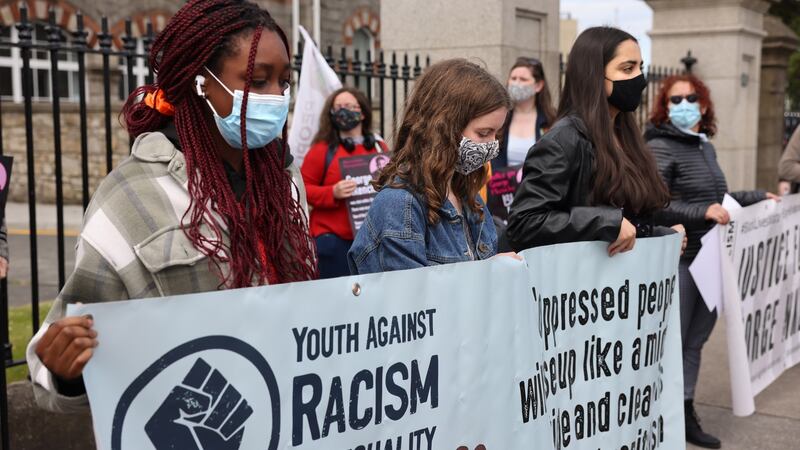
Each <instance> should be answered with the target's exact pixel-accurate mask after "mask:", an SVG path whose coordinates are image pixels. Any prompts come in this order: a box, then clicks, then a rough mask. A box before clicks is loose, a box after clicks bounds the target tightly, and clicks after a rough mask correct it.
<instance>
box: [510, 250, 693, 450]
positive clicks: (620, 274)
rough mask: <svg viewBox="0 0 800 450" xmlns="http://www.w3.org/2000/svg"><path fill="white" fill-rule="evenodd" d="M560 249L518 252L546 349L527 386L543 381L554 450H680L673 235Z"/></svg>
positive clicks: (680, 388)
mask: <svg viewBox="0 0 800 450" xmlns="http://www.w3.org/2000/svg"><path fill="white" fill-rule="evenodd" d="M562 247H563V246H553V247H545V248H540V249H535V250H532V251H526V252H523V255H524V257H525V260H526V262H527V264H528V266H529V267H530V279H531V286H532V293H533V296H534V302H535V303H536V304H537V315H536V319H537V322H538V332H539V334H540V335H541V337H542V340H543V342H544V347H545V349H544V350H545V351H544V355H543V356H544V357H543V359H542V363H541V364H540V365H539V366H538V371H537V372H536V373H535V374H531V378H529V381H528V384H527V386H528V390H529V391H530V389H531V385H533V386H534V387H536V386H537V385H539V384H544V385H545V389H546V387H547V383H550V384H551V388H550V397H549V398H548V399H547V406H548V408H549V413H550V414H549V415H550V419H549V420H551V422H552V426H553V430H552V431H553V437H554V444H555V446H554V448H555V449H561V448H581V449H623V450H644V449H656V448H665V449H678V448H685V435H684V428H683V423H684V421H683V372H682V369H681V368H682V365H681V337H680V331H681V329H680V312H679V301H678V275H677V269H678V259H679V257H680V238H679V236H678V235H673V236H668V237H663V238H653V239H637V241H636V249H635V251H633V252H629V253H623V254H620V255H617V256H614V257H613V258H609V257H608V256H606V252H607V248H608V243H605V242H593V243H588V244H582V249H581V250H582V251H576V252H574V253H573V252H567V251H566V250H567V248H562ZM571 249H572V248H570V250H571ZM529 448H537V447H529Z"/></svg>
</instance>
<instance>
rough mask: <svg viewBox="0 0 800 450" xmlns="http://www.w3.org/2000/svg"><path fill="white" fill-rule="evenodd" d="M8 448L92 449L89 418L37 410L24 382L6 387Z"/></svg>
mask: <svg viewBox="0 0 800 450" xmlns="http://www.w3.org/2000/svg"><path fill="white" fill-rule="evenodd" d="M8 414H9V423H8V429H9V431H10V432H11V442H10V449H9V450H54V449H58V450H86V449H92V448H95V443H94V434H93V432H92V417H91V415H90V414H89V412H88V411H87V412H86V413H85V414H55V413H51V412H48V411H44V410H42V409H40V408H39V407H38V406H37V405H36V404H35V402H34V400H33V389H32V388H31V384H30V382H28V381H23V382H18V383H13V384H11V385H9V386H8Z"/></svg>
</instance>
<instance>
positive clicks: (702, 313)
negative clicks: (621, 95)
mask: <svg viewBox="0 0 800 450" xmlns="http://www.w3.org/2000/svg"><path fill="white" fill-rule="evenodd" d="M716 131H717V126H716V119H715V115H714V104H713V103H712V101H711V95H710V92H709V90H708V88H707V87H706V85H705V84H704V83H703V82H702V81H701V80H700V79H698V78H697V77H695V76H694V75H691V74H684V75H674V76H671V77H669V78H667V79H665V80H664V81H663V84H662V88H661V91H660V92H659V93H658V96H657V97H656V102H655V106H654V108H653V113H652V115H651V117H650V124H649V125H648V127H647V130H646V131H645V140H646V141H647V144H648V146H649V147H650V149H651V150H652V151H653V153H654V154H655V157H656V162H657V164H658V170H659V172H660V173H661V176H662V178H663V179H664V182H665V183H666V184H667V187H668V188H669V191H670V194H671V197H672V200H671V202H670V204H669V206H668V207H667V208H666V209H664V210H662V211H661V212H659V213H658V214H656V222H657V223H658V222H660V223H662V224H667V223H681V224H683V226H684V227H685V228H686V233H687V238H688V242H687V246H686V250H685V251H684V253H683V255H682V256H681V260H680V265H679V268H678V270H679V273H680V311H681V337H682V341H683V342H682V343H683V384H684V410H685V420H686V440H687V441H688V442H689V443H691V444H694V445H697V446H700V447H704V448H720V445H721V444H720V441H719V439H717V438H716V437H714V436H712V435H710V434H708V433H706V432H704V431H703V429H702V428H701V427H700V423H699V420H698V418H697V414H696V412H695V409H694V403H693V399H694V392H695V387H696V385H697V376H698V373H699V372H700V353H701V351H702V349H703V345H704V344H705V342H706V340H708V337H709V336H710V335H711V331H712V330H713V329H714V324H715V322H716V320H717V313H716V311H714V312H711V311H709V310H708V308H707V307H706V306H705V303H704V302H703V299H702V297H701V296H700V292H699V291H698V289H697V286H696V285H695V283H694V280H693V279H692V276H691V274H690V273H689V265H690V264H691V263H692V261H693V260H694V258H695V256H697V252H698V251H699V250H700V238H701V237H702V236H703V235H704V234H705V233H706V232H708V230H710V229H711V228H712V227H713V226H714V225H716V224H718V223H719V224H723V225H724V224H727V223H728V221H729V220H730V216H729V214H728V211H726V210H725V208H723V207H722V205H721V203H722V198H723V196H724V195H725V193H726V192H728V184H727V182H726V181H725V174H723V173H722V169H720V166H719V164H718V163H717V154H716V151H715V150H714V146H713V145H712V144H711V142H710V141H709V139H710V138H711V137H713V136H714V134H716ZM730 195H731V196H732V197H733V198H735V199H736V201H738V202H739V203H740V204H742V205H743V206H747V205H751V204H754V203H757V202H759V201H761V200H764V199H767V198H772V199H777V198H778V197H777V196H776V195H774V194H771V193H767V192H764V191H741V192H732V193H730Z"/></svg>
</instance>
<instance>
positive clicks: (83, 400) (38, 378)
mask: <svg viewBox="0 0 800 450" xmlns="http://www.w3.org/2000/svg"><path fill="white" fill-rule="evenodd" d="M127 298H128V292H127V290H126V288H125V285H124V284H123V282H122V280H121V279H120V277H119V275H118V274H117V273H116V271H115V270H114V269H113V268H112V267H111V265H110V264H109V263H108V262H107V261H106V260H105V259H104V258H103V257H102V256H101V255H100V254H99V253H98V252H97V251H96V250H95V249H94V248H93V247H92V246H91V245H86V243H85V242H80V243H79V244H78V258H77V262H76V266H75V271H74V272H73V273H72V275H71V276H70V277H69V279H68V280H67V283H66V284H65V285H64V288H63V289H62V290H61V292H60V293H59V295H58V298H56V300H55V302H54V303H53V307H52V308H51V309H50V313H49V314H47V317H46V318H45V320H44V323H43V324H42V327H41V328H40V329H39V332H38V333H36V335H35V336H34V337H33V339H31V341H30V343H29V344H28V348H27V351H26V359H27V361H28V368H29V370H30V374H31V382H32V385H33V393H34V397H35V398H36V403H37V404H38V405H39V406H40V407H41V408H44V409H47V410H50V411H55V412H63V413H70V412H80V411H86V410H87V409H88V407H89V401H88V398H87V397H86V395H85V394H84V395H80V396H76V397H70V396H66V395H62V394H60V393H59V392H58V385H57V383H56V380H55V378H54V377H53V374H52V373H50V371H49V370H47V368H46V367H45V366H44V364H42V361H41V360H40V359H39V357H38V356H37V355H36V344H37V343H38V342H39V340H40V339H41V337H42V336H43V335H44V333H45V332H46V331H47V328H48V327H49V326H50V324H52V323H53V322H56V321H58V320H59V319H61V318H63V317H64V316H65V314H66V310H67V305H68V304H69V303H76V302H81V303H93V302H100V301H108V300H123V299H127Z"/></svg>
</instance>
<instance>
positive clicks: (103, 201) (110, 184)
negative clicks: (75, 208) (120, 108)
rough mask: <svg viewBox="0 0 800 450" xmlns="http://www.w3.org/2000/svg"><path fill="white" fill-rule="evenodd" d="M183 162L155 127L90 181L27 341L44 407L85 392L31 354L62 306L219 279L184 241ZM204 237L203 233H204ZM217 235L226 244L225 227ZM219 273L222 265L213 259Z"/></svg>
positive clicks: (162, 292)
mask: <svg viewBox="0 0 800 450" xmlns="http://www.w3.org/2000/svg"><path fill="white" fill-rule="evenodd" d="M287 171H288V172H289V175H290V176H291V177H292V179H293V181H294V183H295V185H296V186H297V187H298V191H299V194H300V200H301V203H302V205H303V207H304V208H307V206H306V203H305V198H306V197H305V187H304V185H303V179H302V177H301V176H300V173H299V171H298V170H297V168H296V167H295V166H294V165H290V166H288V167H287ZM187 179H188V178H187V172H186V161H185V159H184V156H183V153H181V152H180V151H179V150H178V149H177V148H175V146H174V145H173V144H172V142H171V141H170V140H169V139H168V138H167V137H166V136H165V135H164V134H162V133H160V132H155V133H145V134H142V135H141V136H139V137H138V138H137V139H136V141H135V142H134V144H133V148H132V151H131V156H130V157H129V158H127V159H126V160H125V161H123V162H122V163H121V164H120V165H119V166H118V167H117V168H116V169H114V170H113V171H112V172H111V173H109V174H108V176H107V177H106V178H105V179H104V180H103V182H102V183H101V184H100V186H99V187H98V188H97V191H96V192H95V194H94V196H93V197H92V201H91V203H90V204H89V207H88V209H87V210H86V213H85V215H84V219H83V225H82V227H81V233H80V236H79V237H78V243H77V247H76V258H75V270H74V272H73V273H72V275H70V277H69V279H68V280H67V282H66V284H65V285H64V288H63V289H62V290H61V292H60V293H59V295H58V298H56V300H55V303H54V304H53V307H52V309H51V310H50V313H49V314H48V315H47V317H46V318H45V321H44V324H43V326H42V328H41V329H40V331H39V332H38V333H37V334H36V336H34V337H33V339H32V340H31V342H30V343H29V344H28V348H27V354H26V357H27V361H28V366H29V368H30V373H31V380H32V382H33V386H34V394H35V397H36V400H37V403H38V404H39V405H40V406H41V407H43V408H45V409H49V410H52V411H58V412H71V411H78V410H85V408H86V407H88V400H87V397H86V395H82V396H78V397H68V396H64V395H61V394H60V393H59V392H58V389H57V386H56V382H55V380H54V377H53V375H52V374H51V373H50V372H49V371H48V370H47V368H46V367H44V365H43V364H42V362H41V361H40V360H39V358H38V357H37V356H36V352H35V348H36V344H37V342H38V341H39V339H40V338H41V336H42V335H43V333H44V332H45V331H46V330H47V327H48V326H49V324H51V323H53V322H55V321H57V320H59V319H61V318H62V317H64V314H65V312H66V305H67V304H69V303H73V302H82V303H91V302H106V301H115V300H127V299H140V298H148V297H160V296H168V295H179V294H188V293H197V292H204V291H212V290H216V289H219V288H220V278H219V276H218V275H217V274H216V273H215V272H214V271H213V270H212V268H211V265H210V264H209V261H208V258H207V257H206V256H205V255H203V254H202V253H201V252H200V251H198V250H197V249H196V248H195V247H194V246H193V245H192V243H191V241H189V239H188V238H187V237H186V235H185V234H184V232H183V230H182V228H181V220H182V218H183V215H184V213H185V212H186V210H187V209H188V207H189V202H190V197H189V192H188V189H187ZM208 235H209V236H211V234H210V232H209V233H208ZM223 241H224V243H225V244H228V243H229V240H228V235H227V230H223ZM220 268H221V269H222V270H223V273H224V272H225V271H227V265H226V264H221V266H220Z"/></svg>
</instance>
